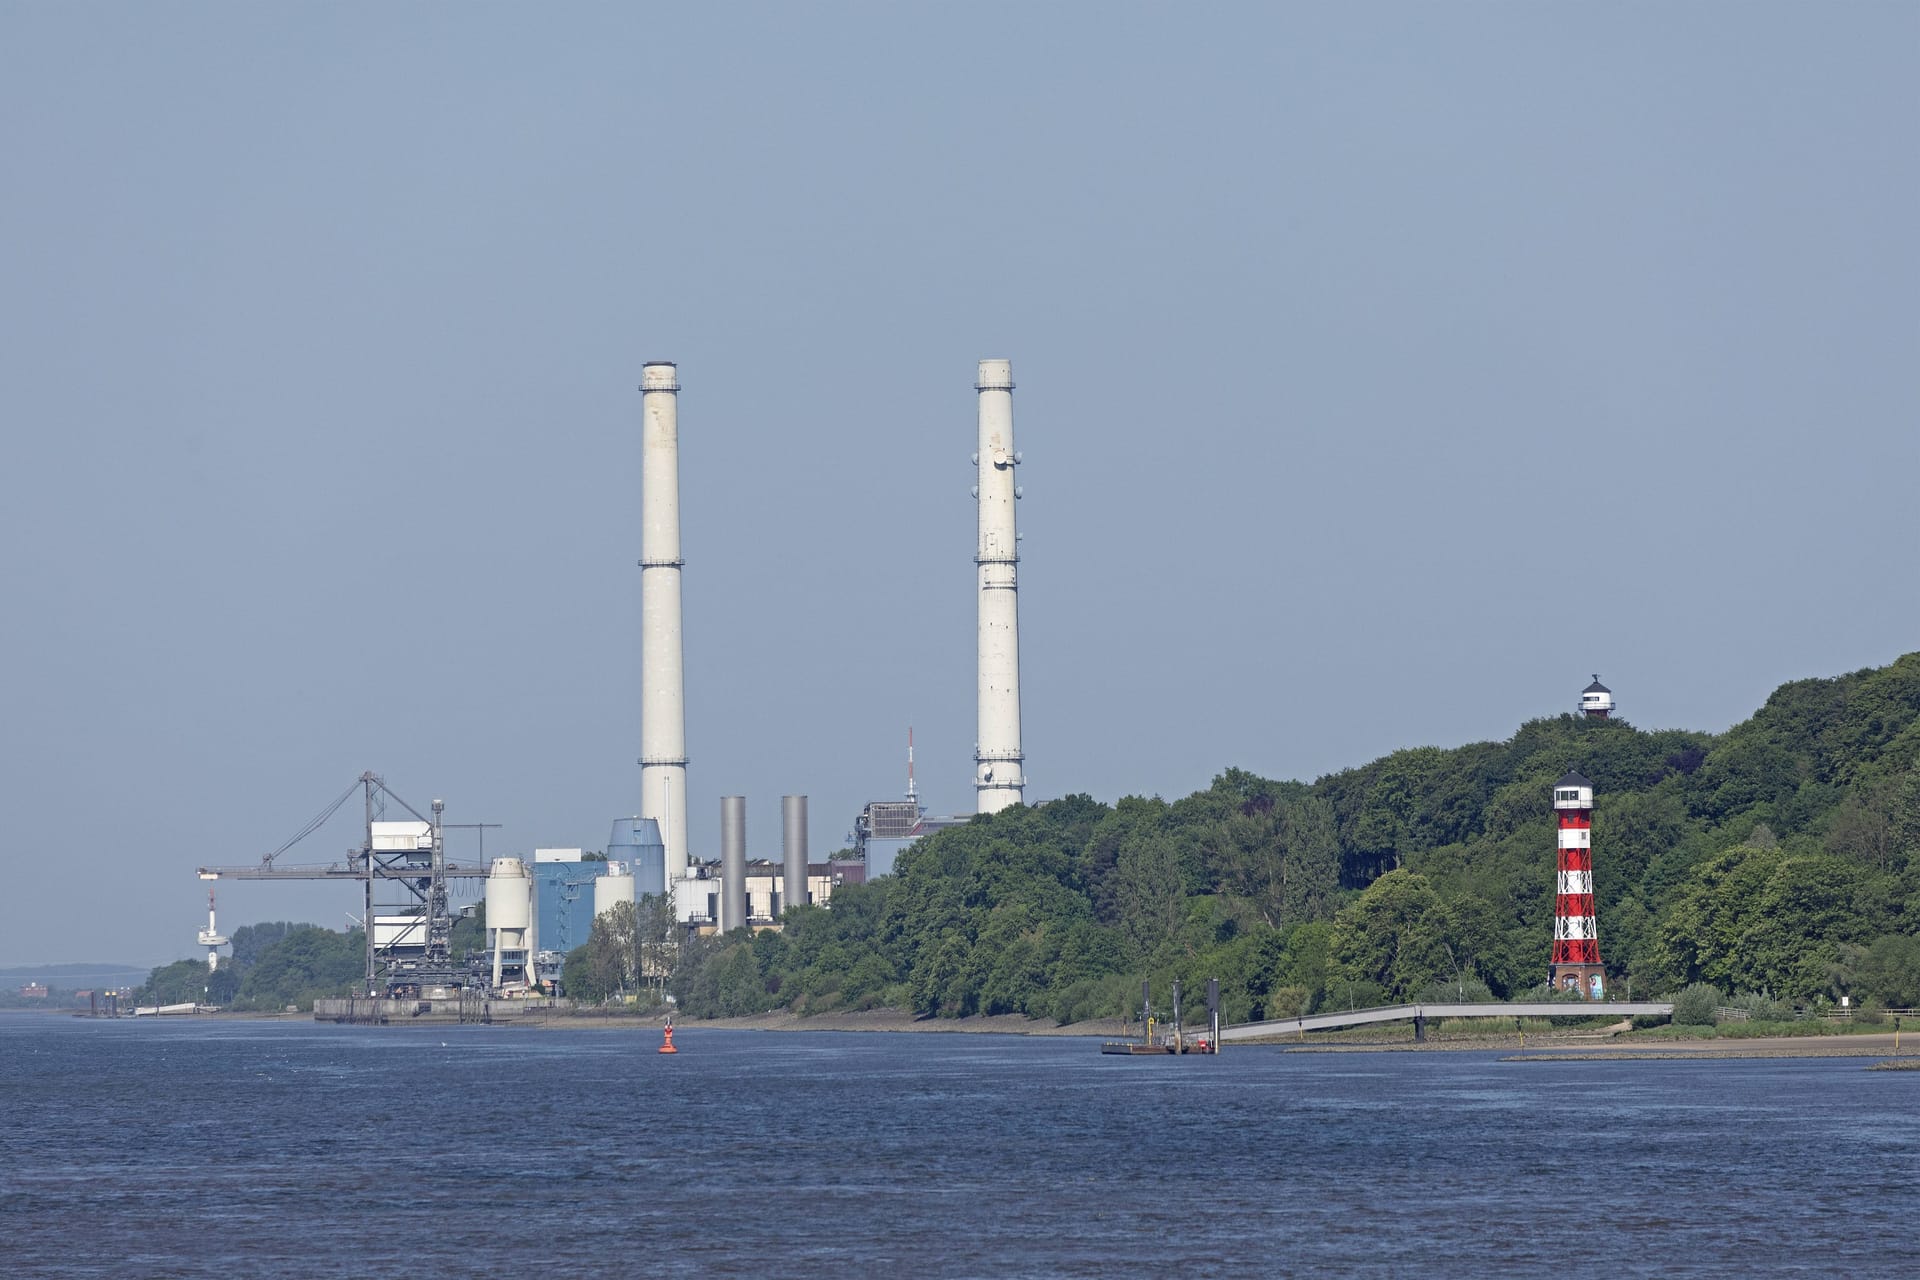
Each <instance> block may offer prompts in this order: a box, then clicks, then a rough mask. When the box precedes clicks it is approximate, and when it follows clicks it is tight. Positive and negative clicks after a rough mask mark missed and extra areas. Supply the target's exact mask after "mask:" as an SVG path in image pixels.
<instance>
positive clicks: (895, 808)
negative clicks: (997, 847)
mask: <svg viewBox="0 0 1920 1280" xmlns="http://www.w3.org/2000/svg"><path fill="white" fill-rule="evenodd" d="M967 821H969V819H967V818H965V817H960V816H955V817H946V818H936V817H932V816H930V815H929V814H928V813H927V811H926V810H925V809H924V808H922V807H921V806H920V802H919V801H918V800H917V799H914V798H913V797H912V796H909V797H908V798H907V799H905V800H875V801H873V802H872V803H871V804H868V805H867V806H865V807H864V808H862V809H861V810H860V816H859V817H857V818H855V819H854V820H853V855H854V857H855V858H856V859H858V860H859V861H860V862H861V863H862V864H863V865H864V866H865V867H866V874H867V879H869V880H872V879H877V878H878V877H880V876H890V875H892V874H893V864H894V862H895V861H896V860H897V859H898V858H899V857H900V854H901V851H902V850H904V849H906V848H907V846H909V845H911V844H912V843H913V842H914V841H916V840H918V839H919V838H920V837H921V836H925V835H931V834H933V833H934V832H936V831H943V830H945V829H946V828H948V827H958V826H962V825H964V824H965V823H966V822H967Z"/></svg>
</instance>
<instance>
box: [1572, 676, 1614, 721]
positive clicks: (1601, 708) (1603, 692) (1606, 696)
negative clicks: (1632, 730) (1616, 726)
mask: <svg viewBox="0 0 1920 1280" xmlns="http://www.w3.org/2000/svg"><path fill="white" fill-rule="evenodd" d="M1580 710H1581V713H1582V714H1584V715H1585V716H1586V717H1587V719H1589V720H1605V719H1607V718H1609V717H1610V716H1612V715H1613V690H1611V689H1609V688H1607V686H1605V685H1603V684H1601V683H1600V674H1599V672H1595V673H1594V676H1593V683H1592V684H1590V685H1588V686H1587V687H1586V688H1585V689H1583V690H1581V692H1580Z"/></svg>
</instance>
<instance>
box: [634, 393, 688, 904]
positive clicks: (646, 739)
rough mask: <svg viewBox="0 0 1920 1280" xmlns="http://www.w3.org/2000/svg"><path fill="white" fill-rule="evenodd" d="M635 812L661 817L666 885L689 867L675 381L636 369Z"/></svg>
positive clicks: (646, 816) (677, 415) (655, 818)
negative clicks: (637, 753)
mask: <svg viewBox="0 0 1920 1280" xmlns="http://www.w3.org/2000/svg"><path fill="white" fill-rule="evenodd" d="M640 418H641V423H640V431H641V453H640V816H641V817H643V818H652V819H653V820H654V821H655V822H657V823H659V824H660V838H661V841H662V842H663V843H664V844H665V845H666V847H667V857H666V869H667V884H668V886H669V887H671V886H672V885H674V884H675V883H677V882H678V881H679V880H680V878H681V877H682V876H684V875H685V874H686V870H687V710H686V690H685V682H684V677H683V674H682V658H681V643H680V566H681V564H682V561H681V559H680V381H679V378H678V377H677V376H676V370H675V368H674V366H673V363H672V362H671V361H667V360H652V361H648V362H647V364H646V366H645V367H644V368H643V369H642V370H641V371H640Z"/></svg>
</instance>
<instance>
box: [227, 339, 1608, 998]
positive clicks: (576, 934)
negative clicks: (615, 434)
mask: <svg viewBox="0 0 1920 1280" xmlns="http://www.w3.org/2000/svg"><path fill="white" fill-rule="evenodd" d="M1013 390H1014V382H1013V367H1012V362H1011V361H1008V360H1000V359H996V360H982V361H980V362H979V365H978V370H977V375H976V378H975V381H974V391H975V394H976V415H977V422H976V430H977V434H976V447H975V452H974V455H973V465H974V476H975V479H974V485H973V497H974V500H975V504H976V516H977V521H976V531H975V532H976V539H975V547H974V565H975V567H976V570H977V576H978V602H977V604H978V631H977V635H976V647H975V653H976V671H975V676H976V685H975V694H976V714H977V734H976V739H975V743H974V755H973V766H974V769H973V787H974V796H975V811H976V812H977V813H981V814H992V813H998V812H1000V811H1001V810H1003V809H1005V808H1007V807H1008V806H1011V805H1016V804H1020V803H1023V802H1024V800H1025V795H1026V786H1027V775H1026V755H1025V751H1024V749H1023V746H1022V742H1021V734H1020V609H1019V566H1020V533H1019V531H1018V528H1017V521H1016V518H1015V508H1016V506H1017V504H1018V502H1019V501H1020V499H1021V497H1022V490H1021V486H1020V485H1019V484H1018V483H1017V475H1018V468H1019V466H1020V464H1021V455H1020V452H1019V450H1018V449H1016V448H1015V445H1014V434H1013ZM679 393H680V380H679V370H678V368H677V367H676V366H675V365H674V364H673V363H672V362H670V361H650V362H648V363H647V364H646V365H645V366H643V368H642V371H641V382H640V420H641V421H640V435H641V451H640V452H641V476H640V493H641V503H640V524H641V535H640V561H639V567H640V612H641V627H640V689H641V693H640V756H639V760H638V765H639V771H640V776H639V806H638V807H639V812H638V813H637V814H635V815H633V816H631V817H623V818H618V819H616V820H614V822H613V825H612V829H611V832H610V834H609V837H608V840H607V847H606V851H605V852H604V854H602V853H598V852H595V853H589V852H588V851H586V850H582V849H567V848H537V849H534V850H532V851H531V856H530V857H526V856H518V855H516V856H507V857H496V858H493V859H491V860H488V859H486V858H485V856H484V842H485V830H486V829H488V828H490V827H492V826H494V825H496V824H492V823H461V824H447V823H445V822H443V820H442V813H443V810H444V808H445V806H444V805H443V803H442V802H441V801H439V800H435V801H433V802H432V804H431V806H430V809H431V815H430V816H429V815H425V814H421V813H420V812H419V811H418V810H416V809H414V808H413V806H411V805H409V804H407V803H406V802H405V801H404V800H401V799H400V798H399V797H398V796H397V795H395V794H394V793H393V792H392V791H391V790H389V789H388V788H387V786H386V783H385V781H384V780H383V779H381V778H380V777H379V776H377V775H375V774H372V773H364V774H362V775H361V776H360V777H359V779H357V780H356V781H355V783H354V784H353V785H352V786H350V787H349V788H348V789H347V791H346V792H345V793H343V794H342V795H341V796H340V797H339V798H338V799H336V800H335V801H334V803H333V805H332V806H330V807H329V808H328V809H327V810H325V811H323V812H322V814H321V815H320V816H319V817H318V818H316V819H315V820H314V821H312V822H310V823H309V824H308V825H307V826H306V827H305V828H304V829H303V830H302V831H301V833H300V834H299V835H297V836H295V838H294V840H291V841H288V842H287V844H286V845H283V846H281V848H280V849H277V850H275V851H274V852H273V853H270V854H268V855H267V856H266V857H265V858H263V859H262V860H261V861H260V862H259V863H258V864H257V865H251V866H239V867H234V866H229V867H202V868H201V869H200V876H201V878H202V879H205V880H218V879H222V878H230V879H255V880H288V879H307V880H343V881H349V882H352V883H354V884H356V885H358V886H360V888H361V892H362V908H363V915H362V916H361V918H360V920H361V923H362V924H363V926H364V929H365V936H366V974H365V978H366V986H365V990H366V994H367V995H369V996H378V995H382V994H385V995H389V996H395V995H398V996H406V997H420V998H422V999H431V998H435V997H443V996H449V995H450V993H465V992H469V991H473V990H476V989H481V988H484V990H485V992H486V993H488V994H491V995H515V994H526V993H533V992H549V991H553V990H555V989H556V988H557V985H558V984H564V982H565V972H564V964H565V957H566V955H567V953H568V952H570V951H573V950H575V949H576V948H578V947H580V946H582V945H584V944H585V943H586V942H587V941H588V940H589V938H590V937H591V936H592V932H593V926H594V923H595V921H596V920H598V919H599V918H600V917H602V916H604V915H606V914H607V913H609V912H612V911H616V910H618V909H620V908H621V907H623V906H626V907H629V908H634V909H637V908H638V907H639V906H640V905H642V904H654V905H656V906H657V907H658V909H659V910H662V911H665V910H668V909H670V911H671V920H672V922H673V927H674V928H676V929H677V931H679V933H680V934H681V936H688V935H692V934H697V933H711V932H716V931H718V932H730V931H732V930H735V929H741V928H752V929H760V928H779V927H781V926H780V922H781V917H782V916H783V915H784V914H785V913H786V912H787V911H789V910H791V909H793V908H796V907H801V906H807V905H825V904H826V903H828V902H829V900H830V899H831V898H832V895H833V892H834V890H835V889H836V888H837V887H839V886H842V885H846V884H853V883H859V882H861V881H863V880H866V879H868V878H871V877H876V876H882V875H887V874H890V873H891V872H892V871H893V868H894V863H895V859H896V858H897V857H898V856H899V854H900V853H901V852H902V851H903V850H904V849H906V848H907V847H908V846H909V845H911V844H912V843H913V842H914V841H915V840H918V839H920V838H922V837H923V836H925V835H927V834H929V833H931V832H933V831H937V830H940V829H942V828H944V827H949V826H953V825H955V824H958V823H962V822H965V821H967V820H968V819H967V817H965V816H951V817H934V816H931V815H929V814H928V813H927V811H926V810H925V808H923V807H922V806H921V804H920V802H919V795H918V790H917V785H916V782H915V780H914V775H913V742H912V731H911V730H909V731H908V744H907V790H906V797H905V799H904V800H877V801H874V802H872V803H870V804H868V805H866V806H865V807H864V808H863V809H862V810H861V811H860V813H859V815H858V817H857V818H856V819H855V821H854V829H853V833H852V835H851V837H850V839H851V843H852V846H853V847H852V850H851V856H849V857H844V858H831V859H828V860H827V861H825V862H814V861H812V860H811V858H810V854H809V850H808V839H807V821H808V810H807V797H806V796H805V795H798V794H796V795H788V796H784V797H782V798H781V802H780V820H779V823H778V829H779V831H780V846H781V847H780V860H779V861H778V862H777V863H776V862H774V861H773V860H772V859H770V858H759V859H755V858H751V857H750V856H749V848H748V840H747V828H748V819H749V814H748V802H747V798H746V797H744V796H738V795H732V796H723V797H721V798H720V848H719V851H718V856H717V857H711V858H702V857H698V856H696V855H695V854H694V853H693V851H692V849H691V848H690V841H689V830H690V827H691V823H690V822H689V821H688V804H689V801H688V778H687V772H688V767H689V761H688V758H687V725H686V689H685V663H684V644H683V639H682V617H681V599H682V596H681V574H682V572H683V570H684V568H685V560H684V559H683V557H682V554H681V540H680V417H679ZM1579 706H1580V712H1581V714H1583V715H1584V716H1585V717H1587V718H1588V719H1593V720H1605V719H1607V718H1608V717H1609V716H1610V715H1611V714H1612V712H1613V709H1614V701H1613V695H1612V693H1611V691H1609V690H1608V689H1607V688H1606V687H1605V686H1604V685H1602V684H1601V683H1600V679H1599V676H1597V675H1596V676H1595V677H1594V680H1593V683H1592V684H1591V685H1589V686H1588V687H1587V688H1586V689H1585V690H1583V691H1582V694H1581V698H1580V704H1579ZM356 793H359V794H362V795H363V797H364V804H365V819H364V823H363V828H362V829H363V833H364V836H363V839H362V841H361V842H360V845H359V847H358V848H357V849H353V850H349V852H348V854H347V856H346V857H345V859H344V860H342V861H339V862H335V863H331V864H327V865H324V866H317V867H316V866H295V865H290V864H286V863H282V862H279V861H278V858H279V855H280V854H282V853H284V852H285V851H286V850H287V849H288V848H290V847H291V846H292V845H293V844H294V843H296V842H297V841H299V840H300V839H302V838H304V837H305V836H306V835H308V834H310V833H312V832H313V831H315V830H317V829H318V828H319V827H320V825H321V824H322V823H324V822H325V821H326V820H327V819H328V818H329V817H330V816H331V815H332V814H333V813H334V812H335V811H337V810H338V809H339V808H341V807H342V806H343V805H344V804H345V803H346V801H347V800H348V799H349V798H350V797H351V796H353V795H354V794H356ZM389 803H392V804H395V805H397V806H398V807H399V808H401V809H404V810H405V811H406V812H407V814H408V815H410V816H409V817H408V818H406V819H393V820H390V819H389V818H388V816H387V806H388V804H389ZM1554 808H1555V810H1556V812H1557V813H1558V815H1559V852H1558V892H1557V897H1556V911H1555V920H1554V934H1553V949H1552V959H1551V964H1550V970H1549V973H1550V979H1551V982H1552V984H1553V985H1554V986H1555V987H1556V988H1562V989H1567V990H1573V991H1577V992H1579V993H1580V994H1581V995H1583V996H1587V997H1589V998H1592V999H1599V998H1601V997H1602V995H1603V991H1604V981H1605V979H1604V969H1603V968H1602V966H1601V963H1600V952H1599V941H1598V936H1597V933H1596V929H1595V922H1594V907H1593V903H1594V896H1593V863H1592V842H1591V828H1592V810H1593V786H1592V784H1591V783H1590V782H1588V781H1587V780H1586V779H1585V778H1583V777H1581V776H1580V775H1579V774H1577V773H1569V774H1567V776H1566V777H1564V778H1562V779H1561V780H1560V781H1559V782H1558V783H1557V784H1556V785H1555V788H1554ZM450 825H452V826H460V827H470V828H476V829H479V830H480V832H481V841H482V845H481V847H482V850H483V852H482V856H481V857H480V859H479V860H477V861H476V862H474V863H472V864H463V863H460V862H457V861H453V860H450V859H449V858H448V857H447V854H446V844H445V832H446V830H447V828H448V827H449V826H450ZM461 881H476V882H478V884H477V885H475V887H476V888H478V889H479V890H480V892H481V894H482V896H483V898H484V902H485V926H486V934H487V937H486V947H485V952H484V957H480V956H475V955H473V954H471V953H469V954H468V955H467V956H464V957H462V958H461V959H460V960H458V961H456V959H455V957H454V956H453V954H452V949H451V938H452V930H453V923H454V920H455V912H454V910H453V908H452V907H451V905H450V896H449V888H450V886H451V885H452V884H454V883H456V882H461ZM471 913H472V909H471V908H466V909H463V911H462V914H471ZM656 918H658V917H656ZM661 927H667V926H665V925H664V924H663V925H662V926H661ZM198 940H199V942H200V944H201V945H202V946H204V947H206V948H207V949H208V951H207V956H208V964H209V967H212V966H213V965H215V964H217V962H218V952H217V948H218V947H220V946H224V945H227V943H228V939H227V938H226V937H225V936H224V935H222V934H220V933H219V932H218V930H217V929H216V927H215V923H214V914H213V897H212V894H211V892H209V894H208V902H207V925H206V928H205V929H203V930H200V932H199V934H198Z"/></svg>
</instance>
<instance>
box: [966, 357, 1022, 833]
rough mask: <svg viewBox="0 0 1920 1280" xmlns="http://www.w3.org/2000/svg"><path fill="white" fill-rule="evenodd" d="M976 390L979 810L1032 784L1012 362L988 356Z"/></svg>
mask: <svg viewBox="0 0 1920 1280" xmlns="http://www.w3.org/2000/svg"><path fill="white" fill-rule="evenodd" d="M974 390H975V391H977V392H979V393H980V452H979V453H978V454H977V455H976V456H975V458H974V462H975V463H976V464H977V466H978V472H979V482H978V484H977V485H976V486H975V488H974V497H975V498H976V499H978V503H979V509H980V542H979V546H978V549H977V550H976V551H975V553H974V557H973V562H974V563H975V564H976V565H978V566H979V567H980V636H979V677H980V685H979V695H978V696H979V702H978V706H979V715H980V725H979V732H978V736H977V737H976V739H975V742H974V747H973V786H974V792H975V796H976V799H975V807H976V808H977V809H978V811H979V812H981V813H998V812H999V811H1000V810H1002V809H1004V808H1006V807H1007V806H1008V805H1010V804H1019V803H1020V800H1021V792H1022V790H1023V789H1024V788H1025V787H1026V785H1027V778H1026V771H1025V767H1024V757H1023V756H1022V755H1021V752H1020V598H1019V589H1018V584H1017V581H1016V579H1017V573H1018V568H1019V564H1020V544H1019V535H1018V534H1017V533H1016V532H1015V531H1014V519H1013V504H1014V501H1015V499H1017V498H1018V497H1019V496H1020V491H1019V488H1018V486H1017V485H1016V484H1015V483H1014V469H1015V467H1016V466H1018V465H1019V462H1020V455H1019V454H1018V453H1016V452H1014V448H1013V362H1012V361H1011V360H982V361H981V362H980V377H979V380H978V381H976V382H975V383H974Z"/></svg>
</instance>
